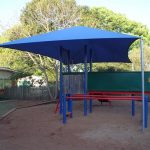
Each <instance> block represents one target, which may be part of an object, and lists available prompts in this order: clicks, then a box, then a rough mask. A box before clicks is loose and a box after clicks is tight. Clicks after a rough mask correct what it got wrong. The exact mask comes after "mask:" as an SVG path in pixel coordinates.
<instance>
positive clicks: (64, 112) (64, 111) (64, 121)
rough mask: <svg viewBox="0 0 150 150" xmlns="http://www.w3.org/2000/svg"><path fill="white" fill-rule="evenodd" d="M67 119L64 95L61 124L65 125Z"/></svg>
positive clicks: (64, 97)
mask: <svg viewBox="0 0 150 150" xmlns="http://www.w3.org/2000/svg"><path fill="white" fill-rule="evenodd" d="M66 122H67V117H66V95H65V94H64V96H63V124H66Z"/></svg>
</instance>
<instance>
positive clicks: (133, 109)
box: [132, 99, 135, 116]
mask: <svg viewBox="0 0 150 150" xmlns="http://www.w3.org/2000/svg"><path fill="white" fill-rule="evenodd" d="M132 116H135V100H134V99H133V100H132Z"/></svg>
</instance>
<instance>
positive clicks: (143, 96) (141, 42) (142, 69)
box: [140, 37, 145, 130]
mask: <svg viewBox="0 0 150 150" xmlns="http://www.w3.org/2000/svg"><path fill="white" fill-rule="evenodd" d="M140 53H141V75H142V76H141V78H142V105H143V107H142V108H143V110H142V113H143V115H142V116H143V117H142V118H143V130H144V128H145V127H144V124H145V105H144V104H145V103H144V100H145V94H144V50H143V39H142V37H141V39H140Z"/></svg>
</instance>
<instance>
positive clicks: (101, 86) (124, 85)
mask: <svg viewBox="0 0 150 150" xmlns="http://www.w3.org/2000/svg"><path fill="white" fill-rule="evenodd" d="M87 86H88V87H87V88H88V91H94V90H95V91H97V90H98V91H141V72H111V73H110V72H91V73H88V85H87ZM145 91H150V72H145Z"/></svg>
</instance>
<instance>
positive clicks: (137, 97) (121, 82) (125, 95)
mask: <svg viewBox="0 0 150 150" xmlns="http://www.w3.org/2000/svg"><path fill="white" fill-rule="evenodd" d="M83 75H84V74H83V73H81V72H79V73H77V72H75V73H73V72H72V73H64V74H63V81H64V89H63V91H64V93H68V92H69V93H72V94H69V95H68V94H67V95H66V96H64V98H65V99H66V101H67V102H68V105H67V106H68V109H67V108H66V110H67V111H66V112H65V113H67V112H70V113H71V114H73V110H72V103H73V102H72V101H81V100H82V101H83V100H84V99H86V100H87V101H89V113H91V112H92V101H93V100H109V101H113V100H119V101H122V100H123V101H126V100H129V101H132V103H131V104H132V105H131V106H132V107H131V108H132V116H134V115H135V101H141V100H142V96H141V76H140V75H141V74H140V72H89V73H88V75H87V94H86V95H85V94H84V93H83V92H84V90H83V86H81V85H83V84H82V83H83V81H84V80H83ZM70 84H71V85H70ZM78 92H79V93H78ZM145 94H146V95H145V97H144V105H145V122H144V127H145V128H146V127H147V120H148V96H147V95H150V72H145ZM63 105H64V106H66V104H63ZM56 108H57V109H56V110H58V103H57V107H56ZM85 108H86V109H84V114H85V115H87V114H88V111H87V106H86V107H85ZM56 110H55V113H56ZM65 119H66V117H65V118H64V120H63V121H64V123H65V121H66V120H65Z"/></svg>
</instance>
